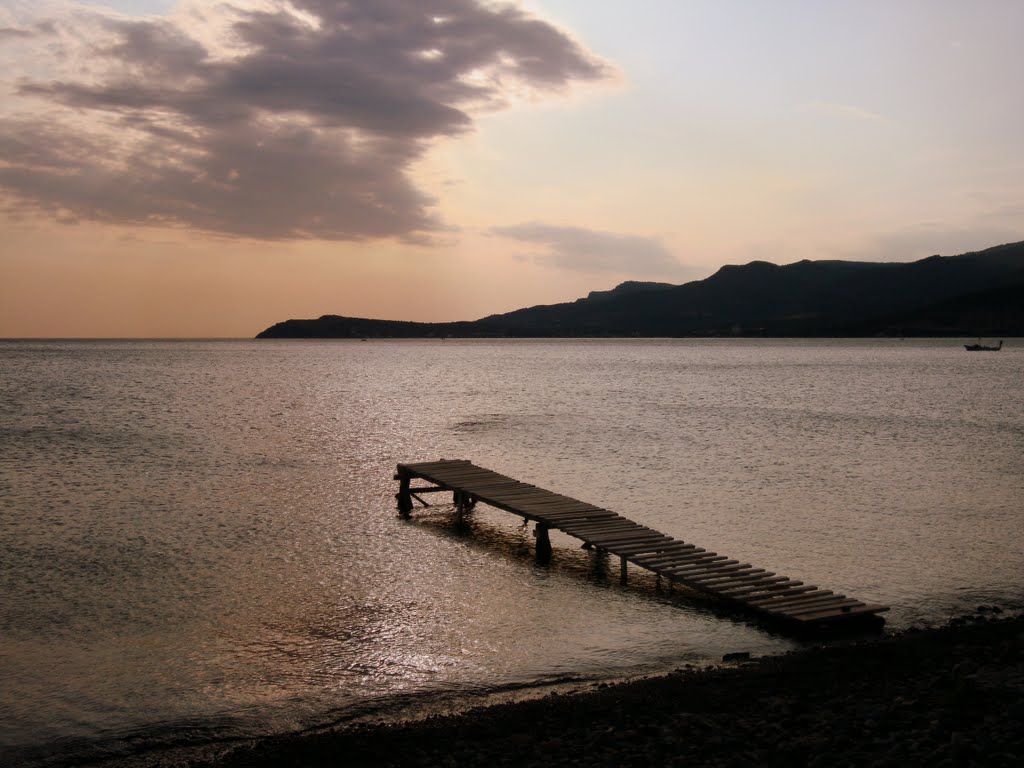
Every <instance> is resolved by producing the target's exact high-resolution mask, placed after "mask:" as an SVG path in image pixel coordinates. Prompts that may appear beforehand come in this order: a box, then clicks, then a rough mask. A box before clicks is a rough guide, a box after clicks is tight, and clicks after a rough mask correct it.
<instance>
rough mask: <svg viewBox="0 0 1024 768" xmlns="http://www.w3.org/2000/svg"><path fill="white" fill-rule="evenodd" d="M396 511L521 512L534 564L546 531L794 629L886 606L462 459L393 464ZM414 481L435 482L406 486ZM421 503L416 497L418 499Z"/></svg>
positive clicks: (624, 574)
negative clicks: (438, 496)
mask: <svg viewBox="0 0 1024 768" xmlns="http://www.w3.org/2000/svg"><path fill="white" fill-rule="evenodd" d="M395 479H396V480H398V481H399V488H398V493H397V494H395V496H396V498H397V500H398V511H399V513H400V514H401V515H402V516H403V517H408V516H409V515H410V514H411V512H412V507H413V504H412V499H413V498H414V497H415V495H416V494H421V493H439V492H442V491H449V492H451V493H452V494H453V499H454V500H455V503H456V505H457V508H458V511H459V515H460V516H461V515H462V514H463V513H464V512H465V511H466V510H467V509H468V508H470V507H471V506H472V505H473V504H475V503H476V502H481V503H484V504H487V505H488V506H492V507H495V508H497V509H502V510H505V511H507V512H512V513H513V514H516V515H520V516H521V517H523V518H525V519H526V520H532V521H534V522H535V523H536V528H535V530H534V535H535V537H536V539H537V560H538V562H547V561H548V560H549V559H550V557H551V553H552V549H551V542H550V538H549V536H548V531H549V530H550V529H555V530H560V531H562V532H564V533H566V534H568V535H570V536H573V537H575V538H577V539H580V540H582V541H583V546H584V547H590V548H595V549H598V550H601V551H604V552H607V553H609V554H613V555H616V556H618V557H619V567H620V573H619V578H620V580H621V581H622V583H623V584H625V583H626V582H627V579H628V571H627V566H628V564H630V563H632V564H633V565H636V566H638V567H640V568H644V569H646V570H648V571H651V572H652V573H654V574H655V575H656V576H657V577H658V580H659V582H658V583H659V584H660V583H661V579H665V580H667V581H668V583H669V586H670V587H671V586H672V585H673V584H680V585H682V586H685V587H688V588H690V589H693V590H696V591H698V592H702V593H704V594H707V595H709V596H713V597H715V598H716V599H720V600H725V601H727V602H729V603H730V604H733V605H736V606H738V607H740V608H743V609H744V610H747V611H750V612H752V613H755V614H758V615H760V616H765V617H768V618H770V619H773V620H778V621H780V622H783V623H785V624H788V625H790V626H794V627H801V628H808V627H815V628H817V627H833V626H842V625H843V624H845V623H846V622H851V621H858V622H862V621H863V620H865V619H875V620H877V621H878V622H879V623H880V622H881V620H880V619H879V618H878V614H881V613H883V612H885V611H887V610H889V608H888V607H887V606H884V605H877V604H873V603H865V602H862V601H860V600H857V599H855V598H852V597H847V596H846V595H839V594H835V593H834V592H832V591H830V590H827V589H821V588H819V587H816V586H814V585H808V584H804V583H803V582H801V581H795V580H793V579H790V578H789V577H787V576H778V575H776V574H775V573H773V572H772V571H766V570H765V569H763V568H755V567H754V566H752V565H751V564H750V563H741V562H739V561H738V560H732V559H730V558H728V557H727V556H726V555H719V554H718V553H716V552H712V551H710V550H706V549H703V548H701V547H698V546H696V545H695V544H692V543H688V542H683V541H680V540H678V539H675V538H673V537H671V536H668V535H666V534H664V533H661V532H660V531H656V530H654V529H652V528H649V527H647V526H644V525H640V524H639V523H636V522H634V521H633V520H630V519H629V518H626V517H623V516H622V515H619V514H617V513H615V512H612V511H610V510H607V509H603V508H601V507H597V506H594V505H593V504H587V503H586V502H583V501H579V500H578V499H573V498H571V497H568V496H563V495H561V494H558V493H554V492H552V491H549V490H546V489H544V488H538V487H537V486H534V485H530V484H529V483H523V482H520V481H518V480H516V479H515V478H512V477H508V476H506V475H502V474H499V473H497V472H494V471H492V470H490V469H486V468H484V467H478V466H476V465H475V464H473V463H472V462H470V461H467V460H465V459H445V460H441V461H428V462H418V463H414V464H399V465H398V468H397V471H396V472H395ZM413 479H417V480H424V481H426V482H428V483H432V484H433V485H430V486H426V487H422V486H419V487H412V485H411V482H412V480H413ZM420 501H421V503H422V500H420Z"/></svg>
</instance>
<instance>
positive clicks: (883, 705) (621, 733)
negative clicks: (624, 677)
mask: <svg viewBox="0 0 1024 768" xmlns="http://www.w3.org/2000/svg"><path fill="white" fill-rule="evenodd" d="M1022 692H1024V618H1022V617H1016V618H1011V619H998V618H993V617H992V614H991V613H987V612H986V613H984V614H981V615H978V616H975V617H970V618H967V619H957V620H955V621H954V622H951V624H950V625H948V626H946V627H942V628H938V629H928V630H921V631H910V632H906V633H903V634H900V635H898V636H882V637H880V638H878V639H874V640H868V641H859V642H857V643H853V644H846V645H838V646H829V647H823V648H815V649H812V650H807V651H800V652H797V653H792V654H788V655H784V656H778V657H767V658H762V659H755V660H753V661H751V662H744V663H742V664H740V665H739V666H728V667H720V668H716V669H711V670H701V671H679V672H676V673H673V674H670V675H667V676H664V677H659V678H652V679H645V680H640V681H636V682H631V683H625V684H621V685H610V686H600V687H594V689H592V690H590V691H587V692H584V693H580V694H566V695H552V696H548V697H546V698H542V699H538V700H533V701H526V702H520V703H515V704H502V705H497V706H493V707H489V708H486V709H479V710H474V711H471V712H468V713H466V714H462V715H457V716H446V717H434V718H430V719H427V720H425V721H419V722H413V723H405V724H399V725H389V726H377V727H372V728H370V727H361V728H359V729H355V730H347V731H336V732H332V733H317V734H306V735H302V736H284V737H277V738H273V739H265V740H262V741H260V742H257V743H254V744H251V745H247V746H245V747H241V748H239V749H237V750H235V751H234V752H233V753H230V754H228V755H226V756H224V757H222V758H221V759H219V760H218V761H217V763H216V765H218V766H236V767H238V768H257V767H259V766H293V765H302V766H363V765H367V766H370V765H372V766H452V767H453V768H454V767H455V766H458V767H459V768H463V767H464V766H519V765H530V766H533V765H538V766H539V765H550V766H558V765H587V766H631V765H635V766H651V765H679V766H688V767H690V768H692V767H693V766H787V768H789V767H791V766H901V767H904V766H925V765H927V766H929V768H942V767H943V766H985V767H986V768H988V766H1015V767H1017V766H1022V765H1024V727H1022V720H1024V696H1022ZM208 765H209V763H208Z"/></svg>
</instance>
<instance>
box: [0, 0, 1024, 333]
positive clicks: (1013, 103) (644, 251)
mask: <svg viewBox="0 0 1024 768" xmlns="http://www.w3.org/2000/svg"><path fill="white" fill-rule="evenodd" d="M1020 29H1024V3H1022V2H1019V0H974V1H973V2H970V3H967V2H962V0H957V1H955V2H954V1H950V0H884V1H883V0H834V1H833V2H820V1H819V0H775V1H774V2H767V1H765V2H761V1H760V0H631V1H630V2H626V1H625V0H621V1H620V0H601V1H600V2H597V1H595V0H529V1H525V0H524V1H523V2H517V3H492V2H477V1H476V0H406V1H403V0H349V1H348V2H344V1H342V0H290V2H278V1H277V0H232V1H231V2H227V3H225V2H214V1H213V0H180V1H174V0H116V1H115V0H96V2H93V3H79V2H69V1H68V0H0V337H3V338H22V337H57V338H70V337H93V338H95V337H108V338H109V337H117V338H131V337H165V338H166V337H251V336H253V335H255V334H256V333H258V332H259V331H260V330H262V329H263V328H265V327H267V326H269V325H272V324H273V323H275V322H278V321H280V320H284V319H287V318H304V317H317V316H319V315H322V314H339V315H348V316H354V317H373V318H386V319H398V320H419V321H444V320H472V319H476V318H479V317H483V316H486V315H489V314H493V313H496V312H504V311H510V310H513V309H517V308H520V307H525V306H533V305H536V304H549V303H555V302H560V301H572V300H575V299H576V298H579V297H581V296H585V295H586V294H587V293H588V292H589V291H591V290H606V289H608V288H611V287H613V286H615V285H616V284H618V283H619V282H622V281H624V280H657V281H663V282H671V283H682V282H687V281H690V280H695V279H701V278H704V277H707V276H708V275H710V274H713V273H714V272H715V271H716V270H717V269H718V268H720V267H721V266H722V265H724V264H743V263H747V262H749V261H752V260H755V259H761V260H766V261H771V262H774V263H776V264H787V263H791V262H794V261H799V260H801V259H854V260H864V261H912V260H915V259H919V258H923V257H926V256H929V255H932V254H935V253H941V254H944V255H953V254H957V253H963V252H966V251H971V250H979V249H982V248H986V247H989V246H992V245H997V244H1000V243H1005V242H1016V241H1019V240H1024V91H1022V90H1021V88H1020V85H1019V78H1020V73H1021V72H1022V71H1024V47H1021V46H1020V44H1019V40H1018V38H1019V30H1020Z"/></svg>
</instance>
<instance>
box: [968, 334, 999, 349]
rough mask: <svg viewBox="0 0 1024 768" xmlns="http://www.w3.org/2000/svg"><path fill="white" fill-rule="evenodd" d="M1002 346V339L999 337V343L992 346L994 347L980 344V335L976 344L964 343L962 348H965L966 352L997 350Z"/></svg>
mask: <svg viewBox="0 0 1024 768" xmlns="http://www.w3.org/2000/svg"><path fill="white" fill-rule="evenodd" d="M1002 348H1003V340H1002V339H1000V340H999V344H998V345H996V346H994V347H991V346H988V345H986V344H982V343H981V337H979V338H978V343H977V344H964V349H966V350H967V351H968V352H998V351H999V350H1000V349H1002Z"/></svg>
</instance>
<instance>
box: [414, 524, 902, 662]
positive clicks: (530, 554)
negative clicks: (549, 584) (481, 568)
mask: <svg viewBox="0 0 1024 768" xmlns="http://www.w3.org/2000/svg"><path fill="white" fill-rule="evenodd" d="M399 519H400V520H402V521H403V522H405V523H407V524H409V525H413V526H417V527H420V528H422V529H424V530H428V531H430V532H431V533H433V534H435V535H438V536H443V537H446V538H450V539H457V540H458V541H459V542H460V543H462V544H464V545H466V546H468V547H470V548H472V549H474V550H476V551H480V552H490V553H495V552H496V553H500V554H502V555H503V556H505V557H507V558H509V559H510V560H516V561H520V562H521V561H523V560H526V561H530V562H532V566H533V568H534V570H535V571H536V572H538V573H541V574H544V575H548V574H566V575H568V576H570V577H572V578H578V579H582V580H584V581H585V582H587V583H589V584H590V585H591V586H592V587H595V588H598V589H606V590H611V589H616V590H622V591H628V592H629V593H630V594H631V595H634V596H636V597H637V598H638V599H642V600H646V601H649V602H651V603H656V604H661V605H665V606H671V607H672V608H674V609H676V610H682V611H684V612H685V613H687V614H689V615H691V616H694V617H695V618H702V619H714V620H718V621H727V622H730V623H732V624H743V625H746V626H753V627H755V628H757V629H758V630H760V631H763V632H765V633H766V634H768V635H771V636H774V637H780V638H787V639H794V640H797V641H805V642H807V643H812V642H813V643H818V642H822V641H829V640H838V639H843V640H850V639H856V638H858V637H868V636H875V635H877V634H878V633H879V631H880V630H881V629H882V627H883V626H884V623H885V622H884V621H882V620H878V619H875V618H874V617H869V619H874V620H865V621H863V622H851V623H849V624H846V625H844V626H842V627H841V628H822V627H813V628H806V629H801V628H799V627H794V626H793V625H791V624H786V623H784V622H780V621H772V620H771V619H768V618H766V617H763V616H759V615H757V614H753V613H751V612H749V611H745V610H743V609H742V608H738V607H736V606H734V605H732V604H731V603H729V602H727V601H724V600H719V599H716V598H714V597H712V596H710V595H706V594H704V593H701V592H698V591H696V590H693V589H689V588H688V587H686V586H684V585H681V584H677V583H674V582H672V581H670V580H668V579H663V578H662V577H660V576H658V575H657V574H655V573H653V572H651V571H648V570H646V569H644V568H643V567H642V566H639V565H636V564H632V563H631V564H630V566H631V567H629V569H628V579H627V581H626V583H625V584H623V582H622V580H621V572H620V570H619V565H618V563H616V562H614V558H613V557H612V556H611V555H610V554H609V553H608V552H607V551H605V550H600V549H596V548H591V549H588V548H584V547H582V546H580V547H578V548H571V547H566V546H554V547H553V550H552V554H551V556H550V557H547V558H546V557H545V556H544V554H543V551H542V552H541V553H540V554H539V556H538V553H537V551H536V544H535V541H536V538H535V533H534V532H532V531H531V526H530V523H529V521H527V520H525V519H524V520H523V523H522V524H521V525H518V526H517V527H516V529H515V531H514V532H513V531H508V530H503V529H501V528H497V527H495V526H493V525H491V524H489V523H488V522H486V521H483V520H480V519H479V517H478V515H477V514H476V512H475V511H469V512H466V513H465V514H464V515H463V516H462V517H459V516H458V513H457V510H456V508H455V505H454V504H440V505H431V506H429V507H421V508H417V509H416V510H415V511H414V513H413V515H412V517H410V518H407V519H406V518H402V517H401V516H399ZM561 536H564V537H567V538H571V537H569V536H568V534H564V533H562V534H561ZM573 541H577V540H576V539H573Z"/></svg>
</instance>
